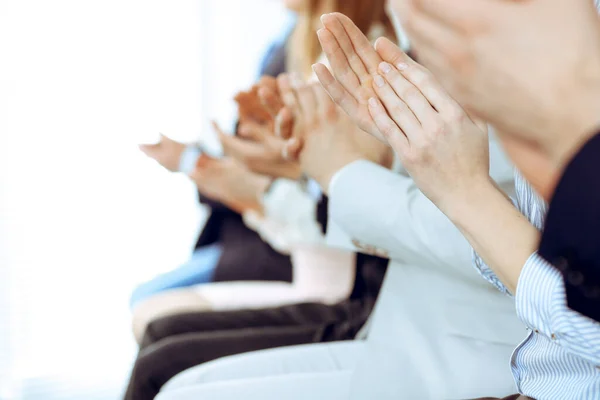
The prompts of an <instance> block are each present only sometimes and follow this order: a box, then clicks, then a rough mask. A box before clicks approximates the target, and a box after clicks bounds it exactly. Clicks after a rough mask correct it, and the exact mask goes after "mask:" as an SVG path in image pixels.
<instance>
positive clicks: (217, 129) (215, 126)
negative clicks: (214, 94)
mask: <svg viewBox="0 0 600 400" xmlns="http://www.w3.org/2000/svg"><path fill="white" fill-rule="evenodd" d="M210 124H211V125H212V127H213V129H214V130H215V132H216V133H217V135H226V136H229V135H227V134H226V133H225V131H224V130H223V129H221V126H220V125H219V123H218V122H217V121H214V120H213V121H210Z"/></svg>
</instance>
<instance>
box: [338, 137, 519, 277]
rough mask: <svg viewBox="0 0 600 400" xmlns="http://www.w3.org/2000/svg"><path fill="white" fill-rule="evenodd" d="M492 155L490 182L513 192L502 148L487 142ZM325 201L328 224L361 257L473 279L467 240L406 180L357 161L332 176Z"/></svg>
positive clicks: (375, 166)
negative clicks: (438, 268)
mask: <svg viewBox="0 0 600 400" xmlns="http://www.w3.org/2000/svg"><path fill="white" fill-rule="evenodd" d="M490 150H491V153H490V158H491V160H492V168H491V173H492V177H493V178H494V179H495V180H496V182H498V184H499V185H500V186H501V187H507V188H512V189H514V170H513V169H512V167H511V166H510V164H508V162H507V161H506V158H505V156H504V153H503V152H502V150H501V148H500V147H499V145H497V143H496V142H493V143H492V142H491V144H490ZM329 201H330V209H329V210H330V214H331V217H332V220H333V221H335V222H336V223H337V225H339V226H340V227H341V228H342V229H343V230H344V231H345V232H346V233H347V234H349V235H350V236H351V237H352V239H354V240H353V242H354V243H355V245H357V247H358V248H359V249H361V250H363V251H364V252H367V253H370V254H376V255H378V256H380V257H385V258H388V257H389V258H391V259H393V260H401V261H406V262H410V261H412V260H416V261H417V262H423V260H425V261H429V262H431V263H432V264H433V265H439V266H447V267H449V268H456V267H457V266H459V268H460V270H461V271H468V272H467V273H468V274H469V276H476V275H477V274H476V273H475V274H474V273H473V272H474V270H472V267H471V247H470V246H469V244H468V242H467V240H466V239H465V238H464V237H463V235H462V234H461V233H460V231H459V230H458V229H457V228H456V227H455V226H454V224H453V223H452V222H451V221H450V220H449V219H448V218H447V217H446V216H445V215H444V214H443V213H442V212H441V211H440V210H439V209H438V208H437V207H436V206H435V205H434V204H433V203H432V202H431V201H430V200H429V199H428V198H427V197H426V196H425V195H424V194H423V193H422V192H421V191H420V190H419V188H418V187H417V186H416V185H415V183H414V181H413V180H412V179H411V178H410V176H408V175H405V174H396V173H393V172H392V171H389V170H387V169H385V168H383V167H381V166H379V165H376V164H373V163H371V162H368V161H364V160H360V161H356V162H354V163H351V164H349V165H347V166H346V167H344V168H343V169H342V170H340V171H339V172H338V173H337V174H336V175H335V176H334V178H333V179H332V181H331V183H330V187H329ZM372 250H375V251H372ZM476 278H477V279H480V278H479V277H478V276H476Z"/></svg>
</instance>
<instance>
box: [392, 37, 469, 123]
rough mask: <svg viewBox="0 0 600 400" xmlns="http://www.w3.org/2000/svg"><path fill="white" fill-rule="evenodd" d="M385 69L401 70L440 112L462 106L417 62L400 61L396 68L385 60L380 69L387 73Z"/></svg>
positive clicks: (445, 112)
mask: <svg viewBox="0 0 600 400" xmlns="http://www.w3.org/2000/svg"><path fill="white" fill-rule="evenodd" d="M398 50H400V49H398ZM384 70H385V71H390V73H395V72H394V71H392V70H397V71H400V74H402V76H403V77H404V78H406V79H407V80H408V81H409V82H410V83H412V84H413V85H414V86H415V87H416V88H417V89H419V91H420V92H421V93H422V94H423V96H425V98H426V99H427V101H428V102H429V103H430V104H431V105H432V106H433V107H434V108H435V109H436V110H437V111H438V112H439V113H440V114H449V113H451V112H452V111H453V110H455V109H456V108H457V107H458V108H460V106H459V105H458V103H457V102H456V101H455V100H454V99H453V98H452V97H451V96H450V95H449V94H448V92H447V91H446V90H445V89H444V88H443V87H442V85H441V84H440V83H439V82H438V81H437V79H435V78H434V76H433V74H432V73H431V72H429V70H427V69H426V68H425V67H422V66H421V65H419V64H417V63H410V64H406V63H398V64H397V66H396V68H392V67H391V65H390V64H388V63H385V62H384V63H382V64H381V65H380V71H382V72H383V73H385V71H384Z"/></svg>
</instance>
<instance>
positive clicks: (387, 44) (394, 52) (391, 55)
mask: <svg viewBox="0 0 600 400" xmlns="http://www.w3.org/2000/svg"><path fill="white" fill-rule="evenodd" d="M375 51H376V52H377V54H379V57H381V59H382V60H383V61H385V62H388V63H390V64H392V65H394V66H398V65H399V64H408V65H415V64H417V63H416V62H415V61H414V60H413V59H412V58H410V57H409V56H408V54H406V53H405V52H403V51H402V50H401V49H400V47H398V46H397V45H396V43H394V42H392V41H391V40H389V39H388V38H386V37H380V38H379V39H377V40H376V41H375ZM378 67H379V65H378Z"/></svg>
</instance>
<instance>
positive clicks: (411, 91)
mask: <svg viewBox="0 0 600 400" xmlns="http://www.w3.org/2000/svg"><path fill="white" fill-rule="evenodd" d="M418 94H419V91H418V90H417V88H416V87H414V86H412V85H410V86H407V87H406V88H404V89H403V90H402V98H404V99H407V100H408V99H412V98H414V97H416V96H417V95H418Z"/></svg>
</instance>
